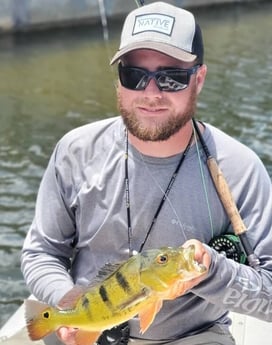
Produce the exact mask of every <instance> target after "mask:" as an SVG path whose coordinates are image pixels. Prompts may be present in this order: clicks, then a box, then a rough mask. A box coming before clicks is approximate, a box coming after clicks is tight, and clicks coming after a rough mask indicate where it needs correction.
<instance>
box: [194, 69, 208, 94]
mask: <svg viewBox="0 0 272 345" xmlns="http://www.w3.org/2000/svg"><path fill="white" fill-rule="evenodd" d="M206 74H207V65H205V64H204V65H202V66H200V67H199V69H198V71H197V75H196V90H197V94H200V92H201V90H202V87H203V85H204V82H205V79H206Z"/></svg>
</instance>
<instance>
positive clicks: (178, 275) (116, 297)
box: [25, 246, 207, 345]
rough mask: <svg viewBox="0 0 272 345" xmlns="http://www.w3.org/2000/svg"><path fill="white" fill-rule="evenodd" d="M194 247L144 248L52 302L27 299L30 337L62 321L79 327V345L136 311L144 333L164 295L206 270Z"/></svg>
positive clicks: (49, 330) (172, 295)
mask: <svg viewBox="0 0 272 345" xmlns="http://www.w3.org/2000/svg"><path fill="white" fill-rule="evenodd" d="M194 253H195V248H194V246H189V247H188V248H182V247H178V248H171V247H163V248H160V249H149V250H146V251H144V252H142V253H139V254H137V255H134V256H132V257H130V258H129V259H128V260H127V261H125V262H124V263H122V264H121V265H119V266H118V268H116V267H115V268H114V269H112V272H111V273H109V274H108V276H107V277H106V278H104V279H103V281H100V282H97V283H96V284H93V285H91V286H89V287H86V288H80V287H75V288H73V289H72V290H71V291H70V292H68V293H67V294H66V295H65V296H64V297H63V299H62V300H61V302H60V304H59V305H58V307H56V308H53V307H50V306H48V305H46V304H44V303H41V302H38V301H34V300H26V301H25V310H26V324H27V329H28V333H29V337H30V339H31V340H38V339H41V338H43V337H45V336H47V335H48V334H50V333H52V332H54V331H56V330H57V329H58V328H60V327H62V326H66V327H74V328H78V329H79V331H78V332H77V334H76V342H77V344H78V345H83V344H84V345H86V344H93V343H94V342H95V341H96V340H97V338H98V337H99V336H100V334H101V333H102V332H103V331H104V330H106V329H110V328H112V327H114V326H116V325H118V324H121V323H123V322H125V321H127V320H129V319H131V318H133V317H134V316H136V315H137V314H138V316H139V320H140V328H141V333H144V332H145V331H146V330H147V328H148V327H149V326H150V325H151V323H152V322H153V320H154V318H155V316H156V314H157V313H158V311H159V310H160V309H161V307H162V304H163V300H170V299H174V298H176V297H177V296H178V295H180V294H181V293H182V291H183V287H184V292H185V290H186V281H188V280H191V279H194V278H196V277H199V276H201V275H203V274H205V273H206V271H207V270H206V268H205V267H204V266H203V265H201V264H199V263H197V262H196V261H195V259H194Z"/></svg>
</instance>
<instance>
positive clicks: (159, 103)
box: [134, 99, 170, 108]
mask: <svg viewBox="0 0 272 345" xmlns="http://www.w3.org/2000/svg"><path fill="white" fill-rule="evenodd" d="M169 105H170V102H169V101H167V100H165V99H157V100H147V99H145V100H136V101H135V102H134V106H136V107H142V108H144V107H149V108H153V107H154V108H159V107H168V106H169Z"/></svg>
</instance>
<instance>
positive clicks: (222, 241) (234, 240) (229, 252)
mask: <svg viewBox="0 0 272 345" xmlns="http://www.w3.org/2000/svg"><path fill="white" fill-rule="evenodd" d="M209 246H210V247H212V248H213V249H215V250H216V251H217V252H218V253H220V254H223V255H225V256H226V257H227V258H228V259H232V260H234V261H236V262H239V263H240V264H244V263H245V262H246V259H247V258H246V255H245V253H244V251H243V249H242V245H241V242H240V240H239V237H238V236H236V235H231V234H227V235H221V236H216V237H214V238H212V239H211V241H210V243H209Z"/></svg>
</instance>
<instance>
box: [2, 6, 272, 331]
mask: <svg viewBox="0 0 272 345" xmlns="http://www.w3.org/2000/svg"><path fill="white" fill-rule="evenodd" d="M196 14H197V16H198V18H199V21H200V23H201V25H202V27H203V31H204V38H205V45H206V62H207V64H208V68H209V72H208V78H207V82H206V85H205V88H204V90H203V91H202V94H201V97H200V99H199V111H198V117H199V118H201V119H203V120H206V121H209V122H210V123H212V124H215V125H216V126H218V127H220V128H222V129H223V130H225V131H226V132H228V133H230V134H231V135H233V136H234V137H236V138H238V139H239V140H241V141H242V142H244V143H245V144H247V145H248V146H250V147H251V148H252V149H254V150H255V151H256V152H257V153H258V154H259V155H260V157H261V158H262V160H263V161H264V163H265V165H266V167H267V169H268V171H269V174H270V176H272V153H271V151H272V136H271V130H272V82H271V80H272V45H271V22H272V4H268V3H266V4H260V5H259V6H257V5H251V6H247V7H245V6H243V7H242V6H234V5H232V6H228V7H226V8H223V9H222V11H219V12H216V13H215V12H214V11H213V10H211V9H209V10H206V11H205V10H201V11H198V12H197V13H196ZM119 33H120V23H118V24H117V23H109V36H110V40H109V42H107V43H105V42H104V40H103V30H102V28H101V27H97V28H94V27H91V28H87V27H85V28H81V29H75V28H73V29H72V30H66V31H57V32H50V33H41V32H40V33H36V34H31V35H30V34H28V35H26V36H24V35H21V36H17V37H5V38H2V39H1V40H0V104H1V108H0V214H1V218H0V310H1V313H0V326H1V325H2V324H3V323H4V322H5V321H6V320H7V319H8V317H9V316H10V315H11V314H12V313H13V312H14V311H15V310H16V309H17V307H18V306H19V305H20V304H21V303H22V301H23V299H24V298H25V297H27V296H28V294H29V292H28V290H27V288H26V287H25V284H24V282H23V279H22V275H21V273H20V264H19V262H20V249H21V246H22V243H23V240H24V237H25V233H26V232H27V230H28V227H29V225H30V223H31V220H32V217H33V213H34V206H35V197H36V193H37V188H38V186H39V182H40V179H41V177H42V174H43V172H44V169H45V167H46V164H47V161H48V158H49V155H50V153H51V152H52V149H53V147H54V145H55V143H56V141H57V140H58V139H59V138H60V137H61V136H62V135H63V134H64V133H65V132H67V131H68V130H70V129H72V128H74V127H76V126H79V125H82V124H84V123H87V122H90V121H94V120H96V119H99V118H103V117H110V116H113V115H116V114H117V111H116V102H115V90H114V83H115V78H116V75H115V69H111V68H110V67H109V66H108V62H109V59H110V55H113V53H114V51H115V48H116V47H117V45H118V40H119Z"/></svg>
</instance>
